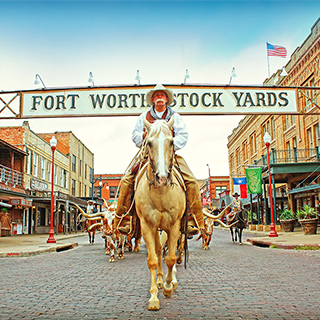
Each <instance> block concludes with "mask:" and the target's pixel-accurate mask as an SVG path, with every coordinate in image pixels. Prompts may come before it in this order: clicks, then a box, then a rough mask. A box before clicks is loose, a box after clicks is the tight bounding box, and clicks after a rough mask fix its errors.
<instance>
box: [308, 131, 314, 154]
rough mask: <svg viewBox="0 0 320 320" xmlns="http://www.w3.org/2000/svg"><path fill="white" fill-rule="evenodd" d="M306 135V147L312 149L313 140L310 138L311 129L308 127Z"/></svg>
mask: <svg viewBox="0 0 320 320" xmlns="http://www.w3.org/2000/svg"><path fill="white" fill-rule="evenodd" d="M307 137H308V147H309V149H313V140H312V130H311V128H309V129H308V130H307Z"/></svg>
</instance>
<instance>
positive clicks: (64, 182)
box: [62, 169, 68, 189]
mask: <svg viewBox="0 0 320 320" xmlns="http://www.w3.org/2000/svg"><path fill="white" fill-rule="evenodd" d="M62 177H63V178H62V180H63V181H62V186H63V187H64V188H65V189H68V172H67V170H65V169H63V170H62Z"/></svg>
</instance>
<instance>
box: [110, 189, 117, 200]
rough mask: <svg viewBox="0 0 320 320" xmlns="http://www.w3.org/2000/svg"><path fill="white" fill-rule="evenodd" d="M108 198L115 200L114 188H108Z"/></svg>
mask: <svg viewBox="0 0 320 320" xmlns="http://www.w3.org/2000/svg"><path fill="white" fill-rule="evenodd" d="M109 192H110V197H109V198H115V197H116V187H110V188H109Z"/></svg>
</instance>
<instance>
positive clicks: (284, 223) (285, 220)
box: [279, 209, 296, 232]
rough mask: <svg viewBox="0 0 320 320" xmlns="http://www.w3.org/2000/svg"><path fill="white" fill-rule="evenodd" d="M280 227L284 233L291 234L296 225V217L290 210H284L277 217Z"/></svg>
mask: <svg viewBox="0 0 320 320" xmlns="http://www.w3.org/2000/svg"><path fill="white" fill-rule="evenodd" d="M279 220H280V223H281V227H282V229H283V230H284V232H293V231H294V226H295V224H296V217H295V214H294V212H293V211H292V210H290V209H284V210H283V211H282V212H281V213H280V216H279Z"/></svg>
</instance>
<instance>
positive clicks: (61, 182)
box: [59, 168, 63, 187]
mask: <svg viewBox="0 0 320 320" xmlns="http://www.w3.org/2000/svg"><path fill="white" fill-rule="evenodd" d="M59 185H60V186H61V187H63V169H62V168H60V177H59Z"/></svg>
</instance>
